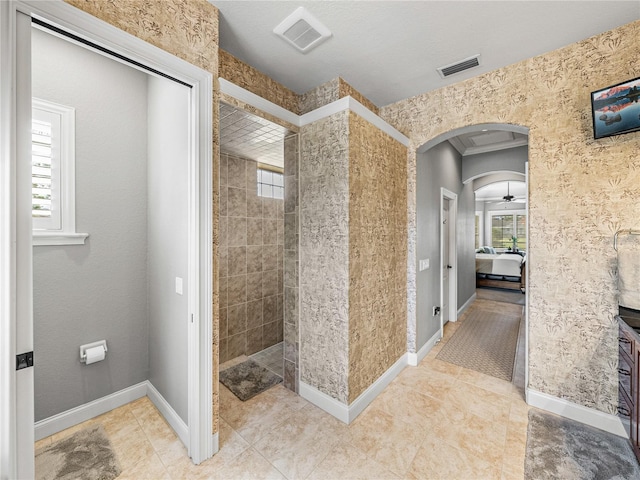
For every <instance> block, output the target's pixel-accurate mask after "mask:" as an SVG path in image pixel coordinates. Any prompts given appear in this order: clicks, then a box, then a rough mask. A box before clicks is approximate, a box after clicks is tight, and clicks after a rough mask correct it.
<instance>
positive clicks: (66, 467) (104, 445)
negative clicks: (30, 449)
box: [35, 425, 122, 480]
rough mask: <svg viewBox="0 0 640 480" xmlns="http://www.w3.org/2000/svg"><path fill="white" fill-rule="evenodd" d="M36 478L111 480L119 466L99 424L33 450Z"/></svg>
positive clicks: (38, 479) (42, 479) (118, 472)
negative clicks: (34, 452) (34, 453)
mask: <svg viewBox="0 0 640 480" xmlns="http://www.w3.org/2000/svg"><path fill="white" fill-rule="evenodd" d="M35 463H36V480H53V479H56V480H72V479H73V480H78V479H79V480H111V479H113V478H116V477H117V476H118V475H120V472H121V471H122V469H121V468H120V464H119V463H118V459H117V458H116V455H115V453H114V451H113V447H112V446H111V442H110V441H109V438H108V437H107V434H106V433H105V431H104V428H103V427H102V425H96V426H93V427H89V428H85V429H84V430H80V431H79V432H76V433H74V434H73V435H71V436H69V437H67V438H63V439H62V440H58V441H57V442H55V443H52V444H51V445H48V446H46V447H43V448H41V449H38V451H36V459H35Z"/></svg>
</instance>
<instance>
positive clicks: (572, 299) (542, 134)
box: [380, 21, 640, 414]
mask: <svg viewBox="0 0 640 480" xmlns="http://www.w3.org/2000/svg"><path fill="white" fill-rule="evenodd" d="M639 48H640V21H636V22H634V23H631V24H628V25H626V26H623V27H620V28H617V29H615V30H613V31H610V32H605V33H603V34H601V35H597V36H595V37H593V38H589V39H587V40H585V41H582V42H579V43H576V44H573V45H570V46H568V47H565V48H563V49H560V50H556V51H553V52H550V53H548V54H545V55H541V56H538V57H535V58H532V59H529V60H526V61H523V62H520V63H517V64H515V65H511V66H508V67H505V68H502V69H499V70H496V71H493V72H490V73H488V74H485V75H481V76H478V77H475V78H472V79H470V80H467V81H464V82H461V83H459V84H456V85H452V86H450V87H445V88H442V89H440V90H436V91H432V92H429V93H425V94H423V95H419V96H416V97H413V98H409V99H407V100H403V101H401V102H398V103H396V104H393V105H389V106H387V107H384V108H382V109H381V112H380V114H381V116H382V117H383V118H385V119H386V120H387V121H388V122H389V123H391V124H392V125H394V126H395V127H396V128H398V129H399V130H400V131H402V132H404V133H405V134H406V135H407V136H409V137H410V139H411V148H410V149H409V155H408V199H409V205H408V214H409V239H408V240H409V241H408V249H409V250H408V255H409V256H408V260H409V264H411V263H412V262H413V264H415V235H416V224H415V221H416V220H415V219H416V213H415V198H416V197H415V192H416V155H415V151H416V149H417V148H418V147H420V146H421V145H424V144H425V143H426V142H428V141H430V140H432V139H434V138H436V137H438V135H440V134H443V133H445V132H448V131H450V130H453V129H456V128H460V127H465V126H469V125H477V124H481V123H488V122H491V123H506V124H515V125H521V126H524V127H528V128H529V129H530V136H529V209H530V210H529V211H530V217H529V222H530V236H529V245H528V263H529V268H530V276H529V279H528V281H529V285H528V292H529V301H530V312H529V330H528V335H529V386H530V388H533V389H535V390H538V391H540V392H544V393H547V394H549V395H553V396H557V397H560V398H564V399H566V400H569V401H571V402H575V403H577V404H580V405H584V406H587V407H593V408H596V409H598V410H601V411H604V412H607V413H611V414H614V413H615V411H616V405H617V402H618V400H617V397H618V392H617V378H618V373H617V365H618V354H617V351H618V346H617V345H618V344H617V334H616V332H617V326H616V323H615V322H614V319H613V316H614V314H615V312H616V311H617V298H616V296H617V291H616V282H615V274H614V269H615V255H614V253H615V252H614V251H613V248H612V242H613V234H614V233H615V232H616V230H618V229H619V228H640V201H638V199H640V153H639V152H640V133H631V134H627V135H622V136H619V137H611V138H607V139H602V140H594V139H593V135H592V127H591V106H590V92H591V91H593V90H597V89H600V88H603V87H606V86H608V85H611V84H615V83H619V82H622V81H624V80H628V79H631V78H635V77H638V76H640V63H639V62H638V60H637V52H638V49H639ZM413 275H414V276H415V273H414V274H413ZM410 276H411V275H410ZM413 280H414V281H413V285H415V279H413ZM409 285H410V286H409V292H408V311H409V312H415V295H416V292H415V287H413V286H412V279H411V278H409ZM409 322H410V323H411V322H413V324H414V325H415V313H413V318H412V315H411V314H410V315H409Z"/></svg>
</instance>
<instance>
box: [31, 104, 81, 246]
mask: <svg viewBox="0 0 640 480" xmlns="http://www.w3.org/2000/svg"><path fill="white" fill-rule="evenodd" d="M31 117H32V120H31V152H32V153H31V162H32V163H31V199H32V209H31V217H32V221H33V244H34V245H76V244H83V243H84V241H85V239H86V237H87V236H88V235H87V234H79V233H76V231H75V228H76V226H75V223H76V222H75V218H76V217H75V109H74V108H72V107H67V106H65V105H59V104H56V103H52V102H48V101H45V100H40V99H37V98H34V99H32V112H31Z"/></svg>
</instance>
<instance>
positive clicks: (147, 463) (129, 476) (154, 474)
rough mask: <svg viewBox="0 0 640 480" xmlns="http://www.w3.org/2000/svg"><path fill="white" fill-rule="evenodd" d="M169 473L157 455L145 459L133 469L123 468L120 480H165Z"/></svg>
mask: <svg viewBox="0 0 640 480" xmlns="http://www.w3.org/2000/svg"><path fill="white" fill-rule="evenodd" d="M170 478H171V477H170V476H169V473H168V472H167V470H166V469H165V467H164V465H163V464H162V462H161V461H160V458H159V457H158V456H157V455H155V454H154V455H152V456H150V457H147V458H144V459H142V460H140V461H139V462H137V463H135V464H134V465H132V466H131V467H128V468H123V470H122V473H121V474H120V476H118V480H165V479H170Z"/></svg>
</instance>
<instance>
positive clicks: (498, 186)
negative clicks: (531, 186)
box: [476, 181, 527, 202]
mask: <svg viewBox="0 0 640 480" xmlns="http://www.w3.org/2000/svg"><path fill="white" fill-rule="evenodd" d="M507 184H508V190H507ZM507 191H508V192H509V194H511V195H513V196H514V197H515V199H514V200H526V198H527V185H526V183H524V182H514V181H511V182H496V183H491V184H489V185H486V186H484V187H481V188H479V189H477V190H476V200H477V201H485V202H487V201H502V197H504V196H505V195H506V194H507Z"/></svg>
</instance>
